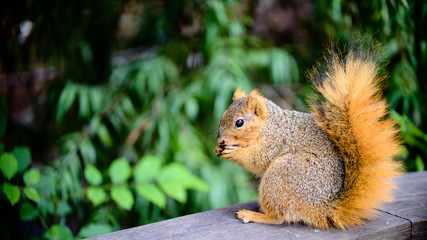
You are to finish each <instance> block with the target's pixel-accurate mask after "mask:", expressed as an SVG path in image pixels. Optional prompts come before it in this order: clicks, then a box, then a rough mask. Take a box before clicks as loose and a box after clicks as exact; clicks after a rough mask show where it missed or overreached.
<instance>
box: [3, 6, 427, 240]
mask: <svg viewBox="0 0 427 240" xmlns="http://www.w3.org/2000/svg"><path fill="white" fill-rule="evenodd" d="M0 12H1V16H2V17H1V19H2V21H1V24H2V25H1V26H2V29H1V31H0V66H1V68H0V71H1V73H2V74H9V76H12V75H13V74H16V73H19V72H30V71H32V70H33V69H35V68H37V67H40V66H42V67H44V68H49V67H53V68H54V69H55V73H56V76H55V78H54V79H53V80H49V81H45V82H44V83H43V84H42V90H41V91H39V92H36V93H34V92H33V90H31V89H32V87H33V86H35V85H37V83H35V82H32V81H34V79H32V78H29V80H25V79H24V80H25V81H13V78H10V79H12V80H10V79H9V80H8V79H6V80H5V84H3V82H2V84H3V85H1V86H2V89H4V88H6V91H2V92H3V93H5V94H4V98H2V99H1V101H0V107H1V109H2V111H1V112H0V137H1V138H2V143H1V144H0V170H1V174H0V180H1V184H2V191H0V192H1V193H0V199H1V201H0V204H1V207H2V209H4V214H3V215H4V216H6V215H7V216H13V218H11V219H7V220H5V219H2V221H1V222H0V228H1V229H2V231H1V235H0V236H1V238H2V239H10V238H29V237H39V238H41V237H44V238H48V239H69V238H72V237H73V236H75V237H78V238H84V237H90V236H94V235H98V234H102V233H107V232H111V231H115V230H119V229H123V228H127V227H132V226H136V225H140V224H146V223H150V222H154V221H159V220H164V219H167V218H171V217H176V216H180V215H184V214H189V213H193V212H198V211H204V210H208V209H212V208H218V207H222V206H226V205H230V204H234V203H238V202H244V201H248V200H252V199H254V198H256V187H255V186H256V183H254V182H255V181H253V180H254V179H253V178H252V177H251V176H250V175H249V174H248V173H247V172H246V171H245V170H244V169H242V168H241V167H239V166H237V165H236V164H234V163H232V162H229V161H226V160H224V159H218V158H217V157H216V156H215V155H214V154H213V149H214V146H215V145H216V143H215V137H216V127H217V125H218V122H219V119H220V117H221V115H222V113H223V111H224V109H225V108H226V107H227V105H228V104H229V103H230V101H231V97H232V93H233V91H234V90H235V89H236V88H237V87H239V86H240V87H242V88H243V89H244V90H247V91H250V90H251V89H253V88H254V87H265V86H270V85H274V86H273V87H272V89H276V90H273V92H276V93H278V94H279V95H280V94H281V95H282V96H283V95H284V94H283V93H280V91H279V90H277V89H278V86H279V85H280V86H286V88H287V89H290V90H291V91H292V92H295V94H290V95H289V96H284V97H285V99H286V101H288V102H290V103H291V104H290V105H291V106H292V103H293V102H295V99H289V98H298V97H300V98H301V99H305V97H306V96H307V95H308V94H309V93H310V92H311V90H310V87H309V84H308V83H306V81H305V78H304V77H301V76H304V70H305V69H307V68H308V67H309V66H311V65H313V63H314V62H315V60H316V59H317V58H318V57H319V56H320V54H321V51H322V49H323V47H324V46H325V45H326V44H327V43H328V41H330V40H331V39H332V40H336V41H339V42H348V41H349V40H351V39H352V38H354V37H355V35H357V34H355V33H359V34H361V35H365V34H368V35H370V36H372V38H373V39H376V40H377V41H379V42H381V43H383V46H384V56H383V57H384V59H385V61H387V62H388V65H387V66H386V68H387V69H386V70H387V72H389V73H390V81H389V85H388V86H387V89H386V90H387V95H388V97H389V99H390V102H391V108H392V109H391V116H392V117H393V118H394V119H395V120H396V121H397V123H398V124H399V126H400V127H401V129H402V131H401V132H402V139H403V141H404V144H405V147H406V149H405V150H404V151H403V153H402V156H401V159H402V160H403V161H405V163H406V165H407V169H408V170H409V171H414V170H424V169H425V164H426V161H427V134H426V132H427V123H426V122H425V121H423V119H426V115H427V113H426V107H425V104H423V103H425V102H427V99H426V98H427V96H426V95H425V94H423V93H424V92H426V91H427V89H426V88H427V84H425V83H424V84H423V80H426V79H425V76H424V75H425V74H423V71H425V70H426V66H427V65H426V51H427V49H426V48H427V44H426V33H425V31H424V29H425V27H426V26H425V23H426V15H427V4H425V3H424V2H423V1H420V0H418V1H411V2H407V1H405V0H402V1H397V0H396V1H395V0H379V1H373V2H365V1H340V0H334V1H324V0H321V1H315V2H314V1H308V0H304V1H289V2H281V1H242V2H240V1H237V0H225V1H219V0H218V1H216V0H209V1H197V0H193V1H178V0H168V1H145V0H130V1H121V2H120V1H112V0H108V1H96V2H90V1H89V2H88V1H73V2H70V3H68V2H67V4H65V3H62V2H61V1H31V2H30V3H29V4H28V5H25V4H23V3H20V2H14V3H13V4H6V3H1V4H0ZM28 29H30V30H29V31H28ZM25 33H27V34H25ZM27 75H28V74H27ZM13 76H16V75H13ZM19 76H26V75H25V74H21V75H19ZM19 84H21V85H23V88H25V89H27V91H28V92H29V93H30V97H31V98H30V102H29V104H28V106H27V109H29V110H26V112H24V113H22V112H19V111H18V110H16V108H17V107H16V105H19V104H17V103H16V102H15V101H14V100H15V99H19V97H20V96H19V95H18V96H17V97H16V96H14V95H13V94H12V93H14V92H13V90H14V89H18V88H19V87H21V86H19ZM28 89H29V90H28ZM287 93H288V92H286V93H285V94H287ZM293 107H296V108H301V106H299V105H294V106H293ZM28 115H29V117H28ZM16 116H18V117H16ZM25 118H30V120H29V121H28V120H27V121H24V120H22V119H25ZM23 145H25V147H23ZM16 229H21V230H20V231H15V230H16Z"/></svg>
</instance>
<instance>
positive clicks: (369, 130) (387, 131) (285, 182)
mask: <svg viewBox="0 0 427 240" xmlns="http://www.w3.org/2000/svg"><path fill="white" fill-rule="evenodd" d="M319 69H321V68H319ZM377 71H378V70H377V65H376V63H375V61H374V60H373V58H371V57H370V52H367V53H364V52H360V51H356V50H355V49H350V51H349V54H348V55H347V57H346V59H341V58H339V57H338V56H337V55H336V54H335V53H334V52H333V51H331V57H330V58H329V61H328V63H327V65H326V69H325V70H324V72H322V73H320V72H319V71H317V70H315V71H312V74H311V76H312V77H313V78H315V79H314V80H313V83H314V84H315V87H316V90H318V91H319V92H320V93H321V95H322V96H321V97H317V98H313V100H312V101H311V103H310V107H311V111H312V113H311V114H308V113H301V112H296V111H286V110H283V109H281V108H279V107H278V106H277V105H275V104H274V103H272V102H271V101H269V100H267V99H265V98H264V97H263V96H262V95H261V94H260V93H259V92H258V91H256V90H254V91H252V92H251V93H250V94H249V95H248V96H245V92H243V91H242V90H240V89H238V90H236V92H235V94H234V96H233V103H232V104H231V105H230V107H229V108H228V109H227V110H226V111H225V112H224V115H223V117H222V119H221V123H220V126H219V131H218V137H217V142H218V146H217V147H216V148H215V153H216V154H217V155H218V156H220V157H223V158H226V159H228V160H232V161H235V162H237V163H238V164H240V165H242V166H243V167H245V168H247V169H248V170H249V171H251V172H253V173H255V174H257V175H259V176H260V177H262V179H261V183H260V188H259V203H260V207H261V212H252V211H247V210H241V211H239V212H238V213H237V214H238V218H240V219H242V220H243V222H259V223H267V224H280V223H284V222H285V223H291V222H304V223H306V224H308V225H310V226H314V227H318V228H328V227H331V226H336V227H339V228H343V229H344V228H346V227H348V226H352V225H360V224H362V223H363V221H364V220H365V219H371V218H373V217H374V215H375V208H376V207H378V206H379V204H380V203H381V202H383V201H389V200H391V199H392V198H391V194H390V191H391V190H392V189H393V187H394V185H393V184H392V182H391V181H390V177H392V176H395V175H397V174H398V169H399V168H400V167H401V165H400V164H399V163H397V162H395V161H394V160H393V157H394V156H396V155H397V154H398V153H399V150H400V147H399V141H398V140H397V131H398V130H397V129H396V127H395V124H394V122H393V121H391V120H390V119H388V118H386V117H385V116H386V109H387V104H386V103H385V101H384V100H383V99H381V98H380V96H379V94H378V91H379V90H378V85H379V84H380V82H381V81H382V78H380V77H378V76H377V75H378V74H377ZM238 120H242V121H244V124H243V126H238V124H237V121H238Z"/></svg>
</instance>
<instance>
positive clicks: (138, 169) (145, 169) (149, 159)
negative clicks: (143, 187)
mask: <svg viewBox="0 0 427 240" xmlns="http://www.w3.org/2000/svg"><path fill="white" fill-rule="evenodd" d="M161 167H162V163H161V161H160V159H159V158H158V157H157V156H154V155H146V156H144V157H142V158H141V159H140V160H139V162H138V163H137V164H136V166H135V168H134V176H135V181H136V182H147V181H150V180H151V179H153V178H154V177H155V176H157V175H158V174H159V172H160V169H161Z"/></svg>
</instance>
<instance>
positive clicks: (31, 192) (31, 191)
mask: <svg viewBox="0 0 427 240" xmlns="http://www.w3.org/2000/svg"><path fill="white" fill-rule="evenodd" d="M23 190H24V193H25V195H26V196H27V197H28V198H29V199H30V200H33V201H34V202H36V203H38V202H40V195H39V193H38V192H37V190H36V189H35V188H32V187H25V188H24V189H23Z"/></svg>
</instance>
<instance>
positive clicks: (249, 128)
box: [215, 88, 268, 156]
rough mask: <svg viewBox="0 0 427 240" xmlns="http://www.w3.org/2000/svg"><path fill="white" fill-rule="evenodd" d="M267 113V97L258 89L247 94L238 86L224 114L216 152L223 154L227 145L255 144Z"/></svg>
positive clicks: (245, 145) (246, 145)
mask: <svg viewBox="0 0 427 240" xmlns="http://www.w3.org/2000/svg"><path fill="white" fill-rule="evenodd" d="M267 113H268V110H267V106H266V103H265V99H264V97H263V96H262V95H261V94H260V93H259V92H258V91H257V90H253V91H252V92H251V93H250V94H249V95H248V96H246V93H245V92H244V91H242V90H241V89H240V88H238V89H237V90H236V91H235V92H234V96H233V103H231V105H230V106H229V107H228V109H227V110H225V112H224V114H223V115H222V118H221V122H220V125H219V128H218V136H217V139H216V140H217V142H218V146H217V147H216V148H215V154H217V155H218V156H221V155H222V152H223V151H224V149H225V147H226V146H232V147H239V148H246V147H248V146H250V145H251V144H252V143H253V144H255V143H256V140H257V138H258V136H259V135H260V133H261V129H262V126H263V124H264V121H265V119H266V118H267Z"/></svg>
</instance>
